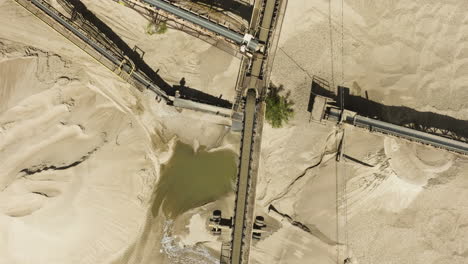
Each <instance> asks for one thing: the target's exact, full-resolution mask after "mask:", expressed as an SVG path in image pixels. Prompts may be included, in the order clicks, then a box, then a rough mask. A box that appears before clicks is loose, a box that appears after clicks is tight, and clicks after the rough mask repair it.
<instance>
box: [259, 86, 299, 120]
mask: <svg viewBox="0 0 468 264" xmlns="http://www.w3.org/2000/svg"><path fill="white" fill-rule="evenodd" d="M283 90H284V87H283V85H280V86H278V87H276V86H275V85H273V84H271V85H270V87H269V88H268V94H267V97H266V113H265V118H266V120H267V121H268V123H270V124H271V126H272V127H274V128H279V127H282V126H283V122H284V123H287V122H288V121H289V120H290V119H291V118H292V117H293V116H294V109H293V108H292V106H293V105H294V103H293V102H292V101H291V100H290V99H289V96H290V94H291V93H290V92H289V91H288V92H287V93H286V94H285V95H280V92H282V91H283Z"/></svg>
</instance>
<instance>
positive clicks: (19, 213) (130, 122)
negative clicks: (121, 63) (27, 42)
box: [0, 44, 159, 264]
mask: <svg viewBox="0 0 468 264" xmlns="http://www.w3.org/2000/svg"><path fill="white" fill-rule="evenodd" d="M6 46H8V45H6V44H5V45H3V46H2V47H3V48H2V51H3V53H2V56H1V58H0V64H1V67H0V69H1V70H0V71H1V72H0V74H1V75H2V78H1V81H0V84H1V85H0V94H1V97H0V106H1V107H0V159H1V160H2V163H1V164H0V226H1V230H3V231H2V236H1V237H0V245H2V246H1V247H0V263H18V264H21V263H25V264H26V263H28V264H29V263H48V264H50V263H57V264H63V263H107V262H108V261H110V260H112V259H115V258H118V257H120V255H122V254H123V253H124V251H125V250H127V249H128V248H129V246H131V244H132V243H133V242H134V241H135V240H136V239H137V238H138V237H139V234H140V232H141V230H142V227H143V224H144V221H145V219H146V217H145V215H146V214H147V212H148V208H149V205H150V201H151V195H152V188H153V186H154V184H155V181H156V180H157V176H158V167H159V165H158V161H157V158H156V157H155V155H154V152H153V150H152V149H151V146H152V145H153V144H152V143H151V141H150V137H149V135H148V134H147V132H146V129H145V128H144V127H142V126H141V124H140V122H139V121H138V119H137V118H136V117H135V115H134V114H133V113H132V112H131V110H130V108H128V107H127V105H128V106H131V104H128V103H127V101H131V100H129V99H128V98H122V97H119V95H118V94H117V95H115V94H114V95H113V97H114V98H117V99H116V100H114V99H112V98H111V97H110V96H109V95H108V94H107V93H108V90H107V89H114V87H118V86H120V87H119V88H120V89H122V88H123V89H127V86H125V85H122V83H120V82H115V81H111V82H109V83H108V85H109V87H107V88H106V89H104V90H101V89H99V88H97V87H96V86H94V85H93V84H92V83H96V81H95V80H93V79H89V76H88V75H86V74H84V73H83V72H82V70H81V69H80V68H79V67H77V66H76V65H72V64H70V62H68V61H65V60H63V59H62V58H61V57H59V56H57V55H53V54H48V53H46V52H43V51H38V50H35V49H33V48H29V47H24V46H23V47H22V48H20V49H17V50H14V49H15V48H11V47H10V48H5V47H6ZM18 46H20V45H18V44H16V47H18ZM101 70H104V71H105V69H103V68H102V69H101ZM95 74H96V72H95ZM103 75H104V76H105V75H106V74H103ZM101 78H102V79H105V77H101ZM101 81H102V80H101ZM121 94H125V90H122V92H121ZM127 94H128V90H127ZM127 96H129V95H127ZM130 98H131V97H130ZM25 249H27V254H25ZM51 249H54V250H51Z"/></svg>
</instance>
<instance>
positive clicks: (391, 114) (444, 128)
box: [309, 81, 468, 142]
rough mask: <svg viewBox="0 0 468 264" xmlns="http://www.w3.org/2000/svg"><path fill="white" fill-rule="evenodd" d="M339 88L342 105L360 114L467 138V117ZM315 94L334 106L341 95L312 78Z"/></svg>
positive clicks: (460, 139)
mask: <svg viewBox="0 0 468 264" xmlns="http://www.w3.org/2000/svg"><path fill="white" fill-rule="evenodd" d="M338 90H342V91H343V96H342V97H341V98H343V100H344V102H343V105H344V108H345V109H347V110H350V111H353V112H356V113H358V114H359V115H361V116H365V117H370V118H374V119H378V120H381V121H385V122H388V123H392V124H395V125H400V126H405V127H411V128H413V129H416V130H419V131H423V132H427V133H431V134H437V135H444V136H446V137H448V138H452V139H456V140H459V141H465V142H468V120H461V119H456V118H453V117H450V116H447V115H442V114H438V113H434V112H420V111H417V110H415V109H412V108H409V107H406V106H389V105H384V104H382V103H379V102H375V101H372V100H369V99H367V98H364V97H362V96H358V95H352V94H350V89H349V88H348V87H338ZM316 95H320V96H325V97H328V98H331V99H333V100H335V101H336V103H335V106H337V107H340V105H341V98H340V97H338V96H337V94H336V92H334V91H331V90H330V89H328V87H326V86H324V85H322V84H320V83H318V82H316V81H312V85H311V99H310V100H311V101H312V102H313V97H314V96H316ZM309 105H310V103H309ZM309 107H311V106H309Z"/></svg>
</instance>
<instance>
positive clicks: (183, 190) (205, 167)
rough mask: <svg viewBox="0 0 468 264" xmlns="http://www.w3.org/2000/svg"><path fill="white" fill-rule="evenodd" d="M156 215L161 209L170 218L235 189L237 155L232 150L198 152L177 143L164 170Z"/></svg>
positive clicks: (157, 197) (202, 148)
mask: <svg viewBox="0 0 468 264" xmlns="http://www.w3.org/2000/svg"><path fill="white" fill-rule="evenodd" d="M161 172H162V177H161V180H160V181H159V183H158V186H157V188H156V199H155V202H154V205H153V214H156V213H157V212H158V211H159V209H162V212H163V213H164V214H165V215H166V216H167V217H170V218H174V217H176V216H178V215H179V214H181V213H183V212H185V211H187V210H189V209H192V208H195V207H198V206H201V205H203V204H206V203H209V202H212V201H214V200H216V199H218V198H220V197H221V196H223V195H225V194H227V193H228V192H230V191H232V190H233V180H234V177H235V176H236V172H237V165H236V155H235V153H234V152H232V151H230V150H218V151H212V152H210V151H207V150H206V149H205V148H204V147H200V148H199V149H198V150H197V151H194V149H193V148H192V147H191V146H190V145H187V144H184V143H180V142H178V143H177V144H176V146H175V148H174V153H173V155H172V157H171V159H170V160H169V161H168V162H167V163H166V164H164V165H163V167H162V170H161Z"/></svg>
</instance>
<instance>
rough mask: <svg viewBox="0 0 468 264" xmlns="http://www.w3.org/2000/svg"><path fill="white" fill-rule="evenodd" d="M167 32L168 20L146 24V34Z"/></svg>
mask: <svg viewBox="0 0 468 264" xmlns="http://www.w3.org/2000/svg"><path fill="white" fill-rule="evenodd" d="M166 32H167V24H166V21H161V22H159V23H158V24H155V22H154V21H150V22H148V24H147V25H146V34H148V35H153V34H154V33H156V34H164V33H166Z"/></svg>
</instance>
